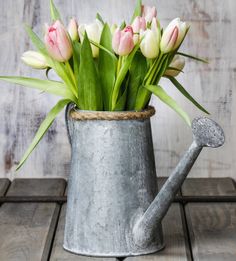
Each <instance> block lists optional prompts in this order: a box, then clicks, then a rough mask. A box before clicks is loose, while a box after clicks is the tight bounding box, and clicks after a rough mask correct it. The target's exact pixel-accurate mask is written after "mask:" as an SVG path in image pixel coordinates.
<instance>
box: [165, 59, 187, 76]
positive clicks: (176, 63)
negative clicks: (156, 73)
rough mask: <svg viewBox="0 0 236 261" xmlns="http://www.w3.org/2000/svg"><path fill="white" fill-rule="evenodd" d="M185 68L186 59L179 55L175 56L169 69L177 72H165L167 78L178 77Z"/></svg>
mask: <svg viewBox="0 0 236 261" xmlns="http://www.w3.org/2000/svg"><path fill="white" fill-rule="evenodd" d="M184 66H185V60H184V58H183V57H181V56H179V55H175V57H174V58H173V60H172V62H171V63H170V65H169V67H172V68H175V69H177V70H172V69H168V70H166V72H165V76H172V77H176V76H177V75H179V73H180V72H181V71H182V70H183V69H184Z"/></svg>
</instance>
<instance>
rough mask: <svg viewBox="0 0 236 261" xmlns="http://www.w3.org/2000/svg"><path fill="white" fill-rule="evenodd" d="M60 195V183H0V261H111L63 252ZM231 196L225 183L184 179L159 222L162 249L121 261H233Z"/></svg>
mask: <svg viewBox="0 0 236 261" xmlns="http://www.w3.org/2000/svg"><path fill="white" fill-rule="evenodd" d="M163 181H164V179H163V178H161V179H159V180H158V183H159V185H160V186H161V185H162V184H163ZM65 193H66V181H65V180H63V179H15V180H13V181H12V182H10V181H9V180H8V179H0V205H1V206H0V261H10V260H11V261H13V260H14V261H37V260H53V261H55V260H58V261H59V260H60V261H63V260H70V261H74V260H82V261H90V260H91V261H94V260H98V261H99V260H105V259H106V260H114V261H115V258H92V257H91V258H90V257H84V256H77V255H74V254H71V253H69V252H66V251H64V250H63V248H62V242H63V230H64V222H65V207H66V203H63V202H65V201H66V197H65ZM235 195H236V188H235V184H234V182H233V181H232V180H231V179H229V178H222V179H216V178H211V179H200V178H199V179H187V180H186V181H185V183H184V185H183V186H182V189H181V191H180V192H179V193H178V195H177V197H176V201H175V203H173V204H172V206H171V208H170V209H169V211H168V213H167V215H166V217H165V219H164V220H163V230H164V239H165V244H166V247H165V249H164V250H163V251H161V252H159V253H156V254H152V255H147V256H140V257H127V258H126V260H127V261H152V260H153V261H154V260H156V261H161V260H163V261H164V260H165V261H168V260H171V261H175V260H179V261H184V260H201V261H204V260H207V261H210V260H214V261H217V260H219V261H229V260H232V261H235V260H236V200H235V199H236V198H235ZM219 200H220V201H222V202H217V201H219ZM206 201H208V202H206Z"/></svg>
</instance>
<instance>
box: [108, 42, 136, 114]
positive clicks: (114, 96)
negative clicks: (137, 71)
mask: <svg viewBox="0 0 236 261" xmlns="http://www.w3.org/2000/svg"><path fill="white" fill-rule="evenodd" d="M138 49H139V44H137V45H136V46H135V48H134V49H133V51H132V52H131V53H130V54H129V55H128V56H127V57H126V59H125V62H124V64H123V65H122V67H121V69H120V71H119V74H118V76H117V79H116V82H115V86H114V88H113V92H112V110H114V109H115V107H116V103H117V99H118V96H119V92H120V87H121V84H122V82H123V80H124V79H125V76H126V74H127V72H128V70H129V68H130V66H131V63H132V61H133V58H134V56H135V54H136V52H137V50H138Z"/></svg>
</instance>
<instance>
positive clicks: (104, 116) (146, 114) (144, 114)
mask: <svg viewBox="0 0 236 261" xmlns="http://www.w3.org/2000/svg"><path fill="white" fill-rule="evenodd" d="M154 114H155V108H154V107H152V106H148V108H147V109H145V110H143V111H114V112H110V111H82V110H77V109H75V108H74V109H72V110H71V111H70V117H71V118H72V119H73V120H77V121H83V120H108V121H112V120H116V121H117V120H118V121H119V120H145V119H148V118H151V117H152V116H153V115H154Z"/></svg>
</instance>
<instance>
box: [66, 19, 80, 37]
mask: <svg viewBox="0 0 236 261" xmlns="http://www.w3.org/2000/svg"><path fill="white" fill-rule="evenodd" d="M68 33H69V35H70V38H71V40H72V41H78V40H79V34H78V24H77V21H76V19H75V18H71V19H70V22H69V25H68Z"/></svg>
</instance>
